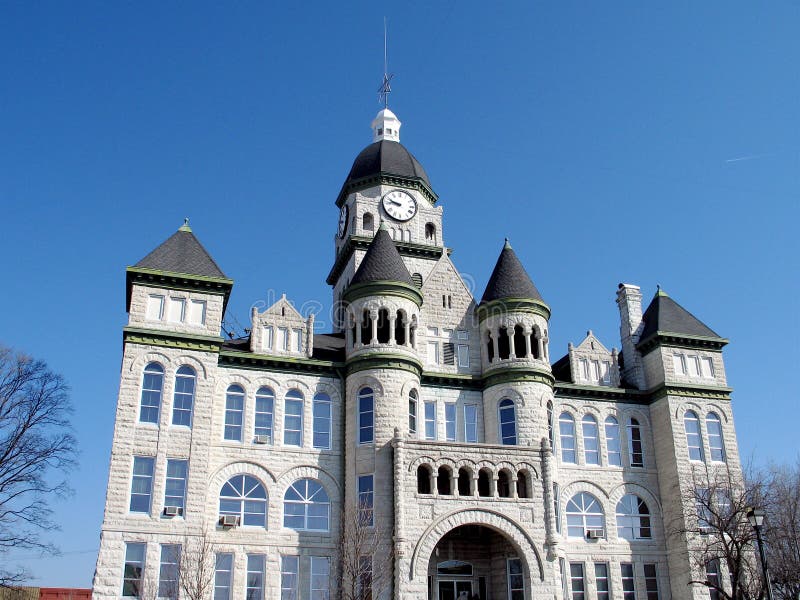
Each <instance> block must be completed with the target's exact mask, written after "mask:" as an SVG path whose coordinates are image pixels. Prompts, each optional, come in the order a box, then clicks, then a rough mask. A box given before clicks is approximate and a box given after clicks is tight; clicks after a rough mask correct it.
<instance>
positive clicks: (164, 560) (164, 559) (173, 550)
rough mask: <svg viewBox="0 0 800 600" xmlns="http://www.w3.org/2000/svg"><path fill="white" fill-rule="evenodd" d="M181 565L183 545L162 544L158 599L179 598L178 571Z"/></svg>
mask: <svg viewBox="0 0 800 600" xmlns="http://www.w3.org/2000/svg"><path fill="white" fill-rule="evenodd" d="M180 564H181V545H180V544H162V546H161V566H160V568H159V571H158V597H159V598H177V597H178V591H179V590H178V569H179V568H180Z"/></svg>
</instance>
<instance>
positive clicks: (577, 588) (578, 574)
mask: <svg viewBox="0 0 800 600" xmlns="http://www.w3.org/2000/svg"><path fill="white" fill-rule="evenodd" d="M569 581H570V590H571V592H572V600H584V598H585V594H586V589H585V586H584V582H583V563H569Z"/></svg>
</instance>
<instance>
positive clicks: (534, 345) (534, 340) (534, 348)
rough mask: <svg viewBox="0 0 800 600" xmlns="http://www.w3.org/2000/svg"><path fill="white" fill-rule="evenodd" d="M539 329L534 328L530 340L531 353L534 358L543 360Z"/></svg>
mask: <svg viewBox="0 0 800 600" xmlns="http://www.w3.org/2000/svg"><path fill="white" fill-rule="evenodd" d="M538 331H539V330H538V328H536V327H534V328H533V331H531V335H530V340H531V353H532V354H533V358H542V357H541V356H540V352H539V335H538Z"/></svg>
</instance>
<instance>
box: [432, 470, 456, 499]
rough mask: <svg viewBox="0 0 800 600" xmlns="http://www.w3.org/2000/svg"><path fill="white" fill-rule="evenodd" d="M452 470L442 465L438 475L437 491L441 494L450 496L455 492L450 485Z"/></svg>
mask: <svg viewBox="0 0 800 600" xmlns="http://www.w3.org/2000/svg"><path fill="white" fill-rule="evenodd" d="M451 477H452V471H450V469H449V468H448V467H445V466H441V467H439V471H438V473H437V476H436V491H437V492H439V495H440V496H449V495H451V494H452V493H453V490H452V489H451V485H450V479H451Z"/></svg>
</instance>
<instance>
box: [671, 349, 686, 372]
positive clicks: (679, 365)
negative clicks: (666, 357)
mask: <svg viewBox="0 0 800 600" xmlns="http://www.w3.org/2000/svg"><path fill="white" fill-rule="evenodd" d="M672 368H673V370H674V371H675V374H676V375H686V355H685V354H673V355H672Z"/></svg>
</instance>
